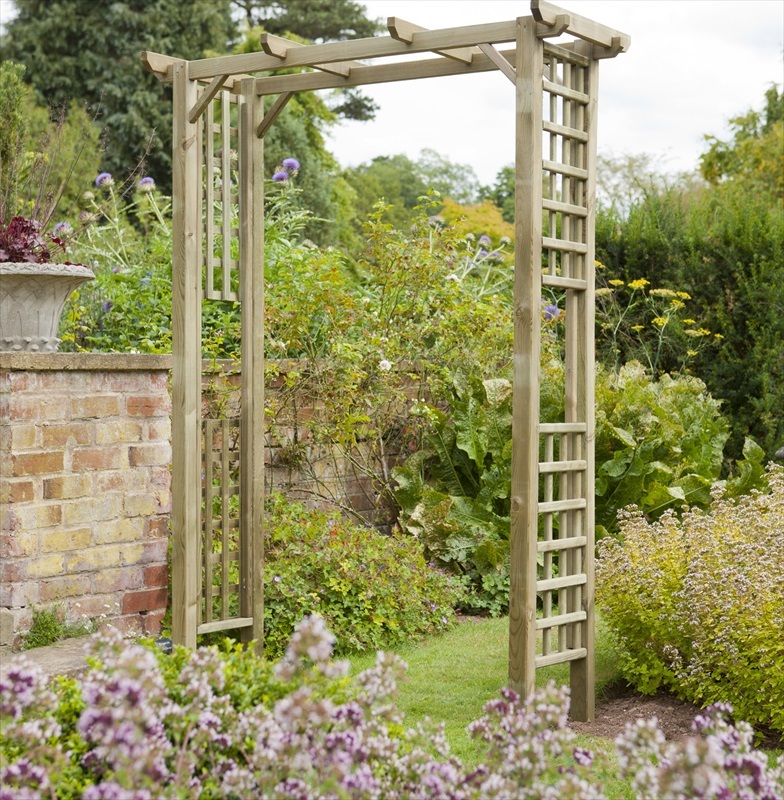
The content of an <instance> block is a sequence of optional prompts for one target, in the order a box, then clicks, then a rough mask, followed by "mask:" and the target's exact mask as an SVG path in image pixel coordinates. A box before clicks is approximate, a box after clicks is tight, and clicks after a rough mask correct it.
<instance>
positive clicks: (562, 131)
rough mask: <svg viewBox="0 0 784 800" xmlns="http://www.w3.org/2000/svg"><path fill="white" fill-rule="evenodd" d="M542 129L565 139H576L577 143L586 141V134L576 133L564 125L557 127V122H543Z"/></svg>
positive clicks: (573, 129)
mask: <svg viewBox="0 0 784 800" xmlns="http://www.w3.org/2000/svg"><path fill="white" fill-rule="evenodd" d="M542 128H543V129H544V130H545V131H547V132H548V133H555V134H557V135H558V136H563V137H565V138H566V139H577V141H578V142H587V141H588V134H587V133H586V132H585V131H578V130H577V129H576V128H567V127H566V126H565V125H559V124H558V123H557V122H551V121H549V120H545V121H544V122H543V123H542ZM552 160H554V159H552Z"/></svg>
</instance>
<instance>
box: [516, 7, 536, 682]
mask: <svg viewBox="0 0 784 800" xmlns="http://www.w3.org/2000/svg"><path fill="white" fill-rule="evenodd" d="M542 70H543V45H542V41H541V40H540V39H539V38H538V37H537V36H536V23H535V21H534V19H533V18H531V17H521V18H520V19H518V20H517V57H516V73H517V74H516V91H515V127H516V138H515V264H514V375H513V388H514V395H513V401H512V501H511V532H510V592H509V594H510V597H509V685H510V686H511V687H512V688H513V689H515V690H516V691H517V692H519V693H520V694H522V695H523V696H527V695H528V694H530V692H532V691H533V688H534V675H535V661H536V557H537V527H538V494H539V351H540V339H541V296H542V282H541V268H542Z"/></svg>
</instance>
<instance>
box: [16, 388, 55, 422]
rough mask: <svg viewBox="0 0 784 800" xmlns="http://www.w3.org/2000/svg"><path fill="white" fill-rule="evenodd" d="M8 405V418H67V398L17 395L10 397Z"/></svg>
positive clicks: (48, 395)
mask: <svg viewBox="0 0 784 800" xmlns="http://www.w3.org/2000/svg"><path fill="white" fill-rule="evenodd" d="M9 398H10V399H9V404H8V414H9V418H10V419H13V420H18V419H35V420H57V419H67V418H68V410H69V406H68V397H67V396H64V395H53V394H40V395H39V394H35V395H32V396H31V395H28V394H19V395H10V396H9Z"/></svg>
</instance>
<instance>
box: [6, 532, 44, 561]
mask: <svg viewBox="0 0 784 800" xmlns="http://www.w3.org/2000/svg"><path fill="white" fill-rule="evenodd" d="M37 552H38V534H37V533H29V532H27V531H3V532H2V533H0V558H27V557H28V556H32V555H35V553H37Z"/></svg>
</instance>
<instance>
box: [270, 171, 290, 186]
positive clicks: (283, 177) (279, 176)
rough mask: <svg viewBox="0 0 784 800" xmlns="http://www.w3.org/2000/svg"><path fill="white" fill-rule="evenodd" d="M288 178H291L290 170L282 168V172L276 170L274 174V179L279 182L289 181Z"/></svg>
mask: <svg viewBox="0 0 784 800" xmlns="http://www.w3.org/2000/svg"><path fill="white" fill-rule="evenodd" d="M288 179H289V174H288V172H283V171H282V170H281V171H280V172H276V173H275V174H274V175H273V176H272V180H273V181H277V182H278V183H283V182H284V181H287V180H288Z"/></svg>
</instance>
